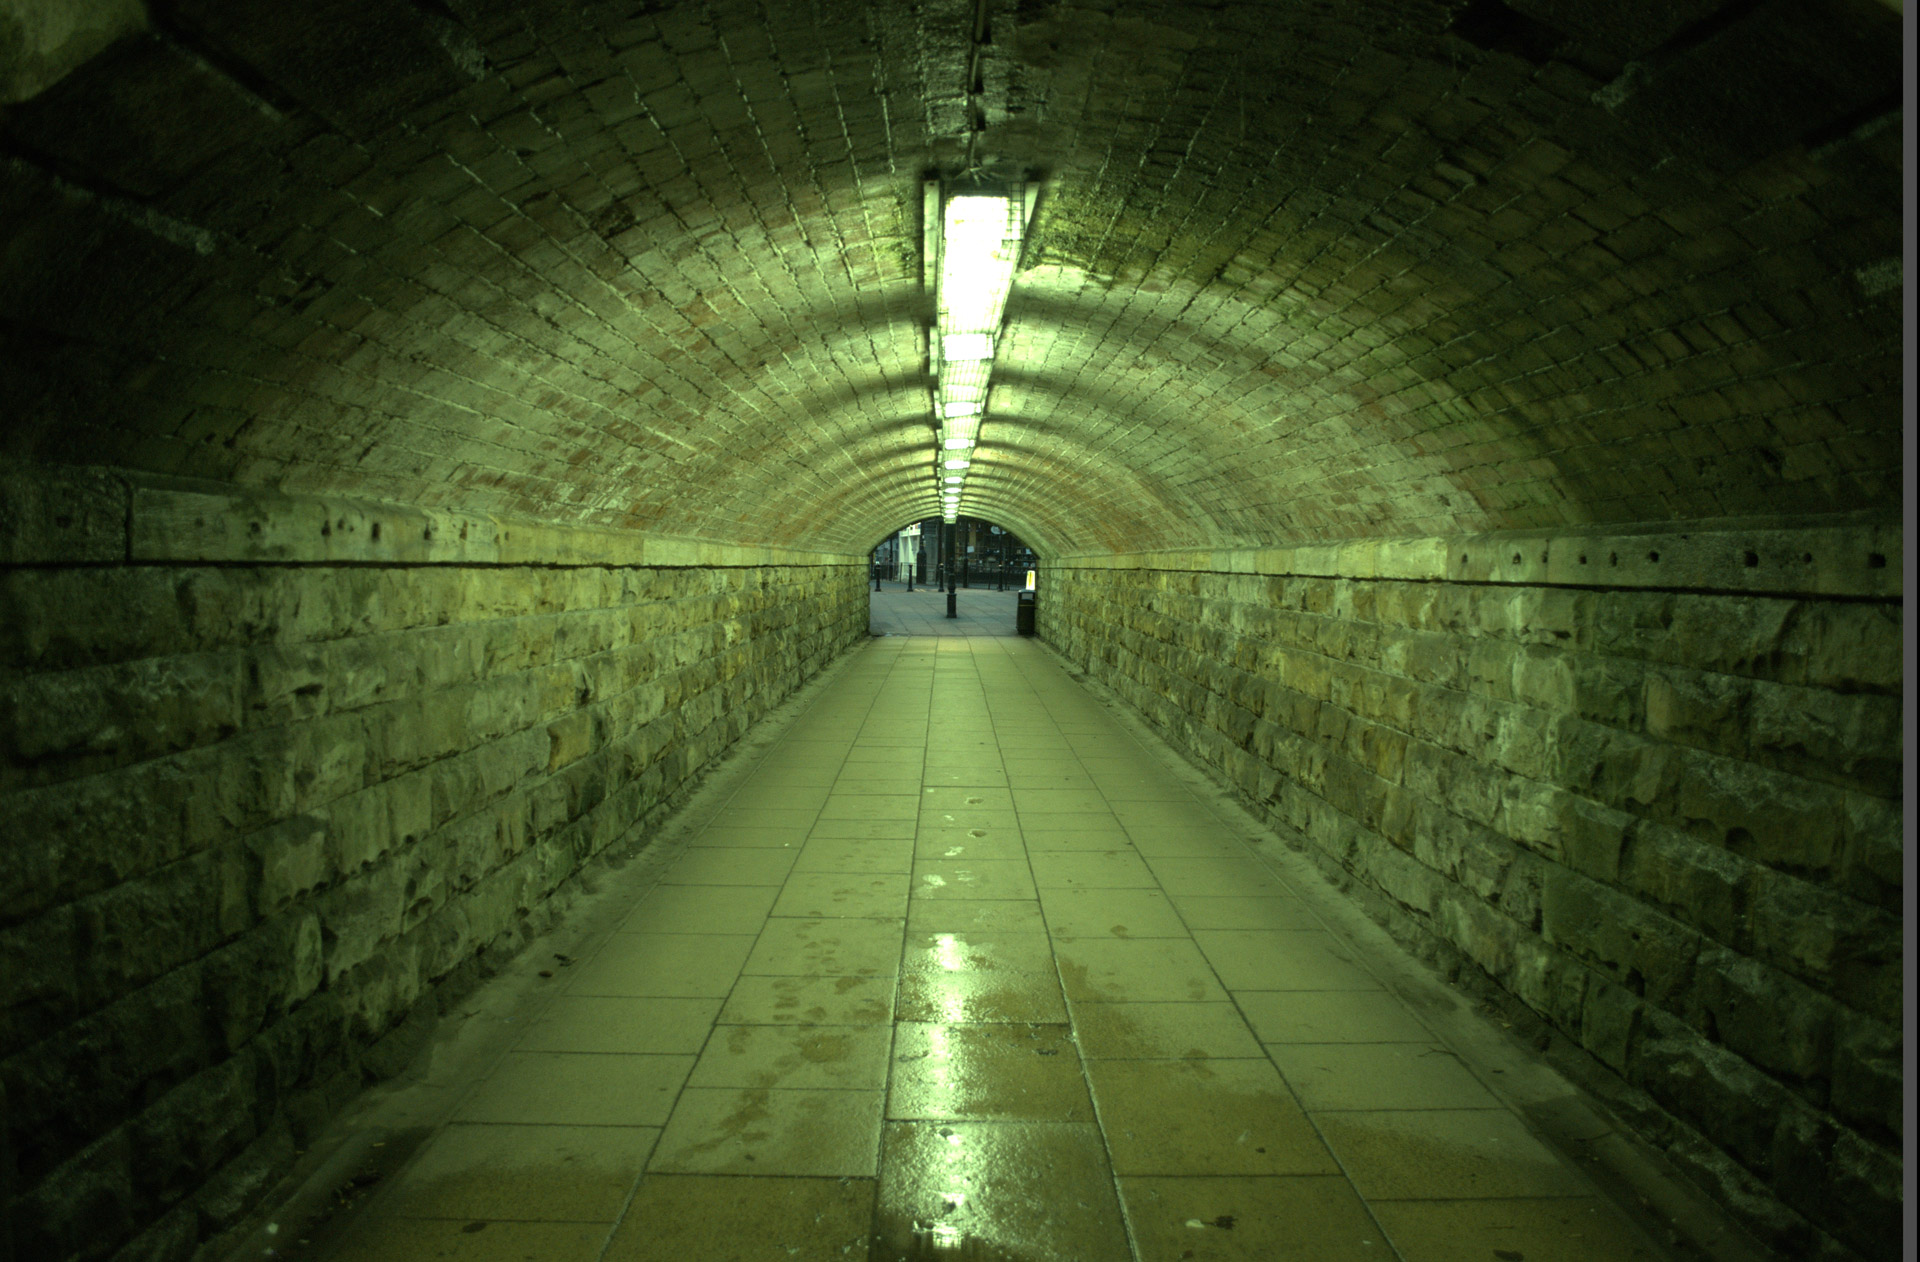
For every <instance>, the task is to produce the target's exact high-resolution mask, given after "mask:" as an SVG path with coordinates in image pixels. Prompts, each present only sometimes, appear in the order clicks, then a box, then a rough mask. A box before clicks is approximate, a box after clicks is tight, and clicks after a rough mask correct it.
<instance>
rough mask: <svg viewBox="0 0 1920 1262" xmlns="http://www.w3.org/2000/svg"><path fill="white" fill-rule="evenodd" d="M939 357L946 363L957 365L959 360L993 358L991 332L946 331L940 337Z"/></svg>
mask: <svg viewBox="0 0 1920 1262" xmlns="http://www.w3.org/2000/svg"><path fill="white" fill-rule="evenodd" d="M940 358H941V359H942V360H944V361H946V362H947V363H948V364H952V365H954V366H956V367H957V366H958V364H957V363H956V361H959V360H981V359H992V358H993V334H991V333H946V334H943V335H941V338H940Z"/></svg>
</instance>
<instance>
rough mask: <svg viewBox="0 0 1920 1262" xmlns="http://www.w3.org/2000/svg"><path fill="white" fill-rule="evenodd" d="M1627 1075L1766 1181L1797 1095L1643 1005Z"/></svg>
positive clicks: (1680, 1023)
mask: <svg viewBox="0 0 1920 1262" xmlns="http://www.w3.org/2000/svg"><path fill="white" fill-rule="evenodd" d="M1627 1078H1628V1080H1629V1081H1630V1082H1632V1083H1634V1084H1635V1085H1636V1086H1639V1087H1641V1088H1643V1089H1644V1090H1646V1091H1647V1092H1648V1093H1649V1094H1651V1095H1652V1096H1653V1097H1654V1098H1655V1099H1657V1100H1659V1101H1660V1103H1661V1104H1663V1105H1665V1106H1666V1107H1667V1108H1669V1109H1671V1110H1673V1112H1674V1113H1676V1114H1678V1115H1679V1116H1680V1117H1681V1118H1683V1119H1685V1120H1686V1121H1688V1122H1691V1123H1692V1124H1693V1125H1695V1126H1697V1127H1700V1128H1701V1129H1702V1130H1705V1131H1707V1132H1708V1133H1710V1134H1712V1135H1713V1137H1714V1139H1715V1142H1717V1143H1719V1144H1720V1145H1722V1146H1723V1147H1725V1148H1726V1150H1727V1151H1728V1152H1729V1153H1730V1154H1732V1156H1733V1157H1734V1158H1735V1159H1736V1160H1738V1161H1739V1162H1740V1163H1741V1164H1742V1165H1744V1166H1745V1167H1746V1168H1747V1169H1749V1170H1751V1171H1753V1172H1754V1173H1755V1174H1757V1175H1759V1176H1761V1177H1762V1178H1763V1179H1764V1178H1767V1177H1768V1175H1769V1174H1770V1173H1771V1170H1772V1164H1773V1157H1774V1134H1775V1131H1776V1129H1777V1128H1778V1125H1779V1119H1780V1117H1781V1116H1782V1114H1783V1113H1785V1111H1786V1110H1787V1108H1788V1105H1789V1102H1790V1101H1791V1099H1792V1097H1791V1096H1790V1095H1789V1094H1788V1093H1787V1091H1786V1089H1785V1088H1783V1087H1781V1086H1780V1085H1779V1084H1777V1083H1775V1082H1774V1081H1772V1080H1771V1079H1769V1078H1768V1077H1767V1076H1766V1075H1765V1074H1762V1073H1761V1072H1759V1071H1758V1070H1756V1069H1754V1068H1753V1067H1752V1066H1751V1065H1749V1064H1748V1063H1747V1062H1746V1061H1744V1060H1742V1059H1741V1058H1740V1057H1738V1056H1736V1055H1734V1054H1733V1053H1732V1052H1730V1051H1727V1050H1726V1049H1725V1048H1721V1047H1716V1046H1715V1045H1713V1044H1712V1043H1709V1042H1707V1040H1706V1039H1704V1038H1702V1037H1701V1036H1700V1034H1699V1033H1698V1032H1696V1031H1695V1030H1693V1029H1692V1028H1691V1027H1690V1026H1687V1025H1686V1024H1684V1023H1683V1022H1681V1021H1680V1020H1679V1019H1678V1018H1676V1017H1671V1016H1668V1015H1666V1014H1665V1013H1662V1012H1660V1011H1658V1010H1657V1009H1653V1008H1645V1009H1642V1010H1641V1016H1640V1020H1639V1026H1638V1033H1637V1037H1636V1038H1635V1039H1634V1042H1633V1047H1632V1050H1631V1052H1630V1053H1629V1059H1628V1063H1627Z"/></svg>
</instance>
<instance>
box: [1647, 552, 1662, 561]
mask: <svg viewBox="0 0 1920 1262" xmlns="http://www.w3.org/2000/svg"><path fill="white" fill-rule="evenodd" d="M1659 559H1660V554H1659V553H1658V552H1649V553H1647V560H1649V561H1658V560H1659Z"/></svg>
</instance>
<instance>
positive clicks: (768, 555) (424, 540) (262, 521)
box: [0, 465, 867, 569]
mask: <svg viewBox="0 0 1920 1262" xmlns="http://www.w3.org/2000/svg"><path fill="white" fill-rule="evenodd" d="M112 562H122V563H129V562H130V563H134V564H169V565H196V564H221V563H234V562H243V563H246V562H250V563H254V564H282V565H286V564H293V565H300V564H333V565H341V564H384V565H562V566H582V565H604V566H656V567H702V568H715V569H721V568H736V567H746V566H766V565H789V566H828V565H859V566H865V565H866V563H867V558H866V557H865V556H863V555H857V554H843V553H834V552H814V551H809V550H806V549H801V548H782V547H761V546H754V545H741V544H731V543H721V542H716V541H713V540H707V539H688V538H678V537H673V536H665V535H652V534H645V533H642V532H639V531H628V530H608V529H601V528H597V527H588V526H568V525H563V524H559V523H554V522H542V521H535V520H532V519H525V518H511V517H496V516H491V515H487V514H469V513H454V512H446V511H441V510H436V509H422V508H413V507H408V506H405V505H399V504H381V503H374V502H369V501H364V500H352V499H336V498H332V497H326V498H320V497H313V496H299V495H283V494H280V493H278V492H274V491H257V490H251V489H247V488H242V487H234V486H223V485H220V484H217V483H188V482H183V481H181V480H178V479H169V478H162V477H156V476H153V475H148V474H141V473H134V472H129V471H124V470H114V469H90V468H67V467H60V468H54V467H51V466H31V465H13V466H9V467H5V468H0V565H50V564H52V565H58V564H100V563H112Z"/></svg>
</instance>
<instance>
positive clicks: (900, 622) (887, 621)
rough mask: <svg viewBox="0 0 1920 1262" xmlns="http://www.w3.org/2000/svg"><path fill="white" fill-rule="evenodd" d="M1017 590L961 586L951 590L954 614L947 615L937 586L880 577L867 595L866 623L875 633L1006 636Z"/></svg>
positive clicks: (1010, 632) (1010, 631)
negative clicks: (910, 587)
mask: <svg viewBox="0 0 1920 1262" xmlns="http://www.w3.org/2000/svg"><path fill="white" fill-rule="evenodd" d="M1018 599H1019V593H1018V592H1017V591H1015V590H1013V589H1009V590H1007V591H1003V592H997V591H994V590H993V588H992V587H990V586H989V587H962V588H961V589H960V590H959V591H957V592H955V593H954V602H953V609H954V616H953V617H951V618H949V617H947V594H946V593H945V592H943V591H941V590H939V589H938V588H934V587H920V586H917V585H916V586H915V587H914V589H913V590H912V591H908V590H907V585H906V584H905V583H890V582H887V581H885V580H882V581H881V584H880V590H879V591H877V592H875V591H870V592H869V593H868V595H867V605H868V609H869V611H870V613H869V620H868V621H869V627H870V629H871V630H872V631H873V633H874V634H875V635H932V636H943V637H944V636H962V637H965V636H1005V635H1015V634H1018V632H1017V630H1016V628H1015V626H1014V609H1015V602H1016V601H1017V600H1018Z"/></svg>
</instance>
